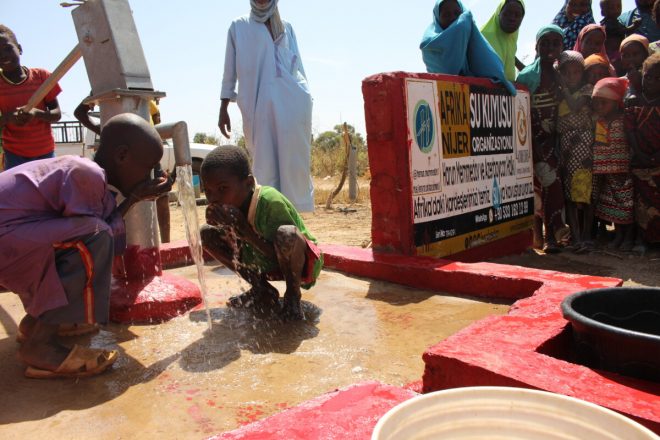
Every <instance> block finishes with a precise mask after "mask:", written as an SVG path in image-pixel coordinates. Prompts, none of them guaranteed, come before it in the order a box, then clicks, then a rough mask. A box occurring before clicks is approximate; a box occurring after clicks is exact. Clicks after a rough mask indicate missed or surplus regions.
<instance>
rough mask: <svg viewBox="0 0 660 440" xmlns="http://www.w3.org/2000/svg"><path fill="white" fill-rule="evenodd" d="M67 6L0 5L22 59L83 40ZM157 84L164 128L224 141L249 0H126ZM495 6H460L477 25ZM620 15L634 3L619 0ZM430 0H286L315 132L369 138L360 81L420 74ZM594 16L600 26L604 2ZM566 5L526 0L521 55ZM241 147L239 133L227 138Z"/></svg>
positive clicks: (48, 63) (82, 74) (236, 121)
mask: <svg viewBox="0 0 660 440" xmlns="http://www.w3.org/2000/svg"><path fill="white" fill-rule="evenodd" d="M60 1H61V0H0V23H2V24H4V25H6V26H8V27H10V28H11V29H13V30H14V32H15V33H16V36H17V38H18V41H19V43H20V44H21V45H22V47H23V55H22V57H21V63H22V64H23V65H25V66H28V67H43V68H46V69H48V70H50V71H52V70H54V69H55V68H56V67H57V66H58V65H59V63H60V62H61V61H62V60H63V59H64V57H65V56H66V55H67V54H68V53H69V52H70V51H71V49H73V48H74V47H75V45H76V44H77V42H78V41H77V37H76V32H75V28H74V25H73V20H72V18H71V9H70V8H63V7H61V6H60V5H59V3H60ZM129 3H130V5H131V9H132V10H133V18H134V20H135V24H136V26H137V30H138V33H139V36H140V40H141V43H142V48H143V50H144V53H145V57H146V60H147V64H148V66H149V71H150V73H151V78H152V83H153V85H154V88H155V89H156V90H158V91H163V92H165V93H166V94H167V96H166V97H165V98H163V99H162V100H161V105H160V109H161V117H162V120H163V122H177V121H186V123H187V124H188V131H189V133H190V136H191V137H192V136H193V135H194V134H195V133H205V134H208V135H213V136H217V137H221V135H220V131H219V129H218V127H217V121H218V110H219V108H220V83H221V80H222V70H223V65H224V53H225V46H226V39H227V29H228V28H229V25H230V23H231V21H232V20H233V19H234V18H236V17H238V16H241V15H245V14H247V13H248V12H249V1H248V0H188V1H185V2H184V1H173V0H129ZM498 3H499V1H498V0H463V4H464V5H465V6H466V7H468V8H469V9H470V10H471V11H472V13H473V15H474V18H475V21H476V22H477V25H478V26H479V27H481V26H482V25H483V24H485V23H486V21H488V19H489V18H490V16H491V15H492V14H493V12H494V11H495V8H496V6H497V4H498ZM622 3H623V11H627V10H630V9H632V8H633V7H634V0H623V2H622ZM434 4H435V1H434V0H423V1H422V0H405V1H404V0H378V1H376V0H334V1H314V0H280V2H279V10H280V15H281V17H282V18H283V19H284V20H286V21H288V22H290V23H291V24H292V25H293V28H294V30H295V32H296V37H297V39H298V46H299V48H300V52H301V56H302V60H303V64H304V67H305V71H306V73H307V79H308V82H309V87H310V90H311V93H312V96H313V99H314V111H313V116H312V131H313V133H315V134H319V133H321V132H323V131H326V130H332V129H333V127H334V126H335V125H337V124H341V123H343V122H347V123H348V124H350V125H353V126H355V127H356V129H357V131H358V132H359V133H362V134H363V135H365V134H366V133H365V128H364V126H365V123H364V102H363V100H362V91H361V84H362V80H363V79H364V78H366V77H368V76H371V75H375V74H378V73H383V72H391V71H407V72H424V71H425V67H424V63H423V62H422V58H421V52H420V50H419V42H420V40H421V36H422V34H423V33H424V30H425V29H426V27H427V26H428V24H430V23H431V21H432V10H433V5H434ZM593 4H594V8H593V10H594V17H595V18H596V21H600V19H601V16H600V8H599V5H598V1H594V2H593ZM562 5H563V0H527V1H526V15H525V18H524V20H523V23H522V26H521V29H520V36H519V39H518V58H519V59H521V60H522V61H523V62H525V63H526V64H527V63H529V62H530V61H531V60H533V57H534V36H535V34H536V31H537V30H538V29H539V28H540V27H541V26H543V25H545V24H547V23H550V22H551V21H552V19H553V18H554V16H555V14H556V13H557V12H558V11H559V9H560V8H561V7H562ZM60 86H61V87H62V90H63V91H62V93H61V94H60V96H59V102H60V107H61V109H62V112H63V116H62V120H73V119H74V117H73V110H74V109H75V108H76V106H77V105H78V103H79V102H80V100H81V99H83V98H84V97H86V96H87V95H88V94H89V91H90V86H89V81H88V79H87V73H86V70H85V68H84V64H83V61H82V60H80V61H78V63H77V64H76V65H75V66H74V67H73V68H72V69H71V70H70V71H69V72H68V73H67V75H66V76H65V77H64V78H63V79H62V80H61V81H60ZM230 116H231V119H232V127H233V129H234V130H233V131H234V133H233V135H234V136H238V135H240V134H241V124H240V119H241V118H240V112H239V111H238V108H237V106H236V105H235V104H231V105H230ZM230 141H234V142H235V141H236V137H233V138H232V139H230Z"/></svg>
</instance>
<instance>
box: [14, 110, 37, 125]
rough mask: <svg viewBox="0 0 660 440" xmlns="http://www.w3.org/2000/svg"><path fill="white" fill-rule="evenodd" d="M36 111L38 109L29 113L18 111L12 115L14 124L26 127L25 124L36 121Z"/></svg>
mask: <svg viewBox="0 0 660 440" xmlns="http://www.w3.org/2000/svg"><path fill="white" fill-rule="evenodd" d="M35 110H36V109H32V110H30V111H29V112H24V111H23V110H21V109H17V110H16V111H15V112H14V113H13V115H12V119H13V122H14V124H16V125H25V124H27V123H29V122H30V121H31V120H33V119H34V116H35Z"/></svg>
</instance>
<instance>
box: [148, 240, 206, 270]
mask: <svg viewBox="0 0 660 440" xmlns="http://www.w3.org/2000/svg"><path fill="white" fill-rule="evenodd" d="M159 250H160V261H161V264H162V265H163V269H171V268H174V267H180V266H189V265H191V264H195V262H194V261H193V259H192V254H191V253H190V246H188V242H187V241H186V240H176V241H172V242H170V243H162V244H161V245H160V248H159ZM204 260H205V261H211V260H213V257H212V256H211V255H210V254H209V253H208V252H204Z"/></svg>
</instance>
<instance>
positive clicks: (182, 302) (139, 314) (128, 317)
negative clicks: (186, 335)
mask: <svg viewBox="0 0 660 440" xmlns="http://www.w3.org/2000/svg"><path fill="white" fill-rule="evenodd" d="M201 303H202V296H201V293H200V290H199V287H198V286H197V285H196V284H195V283H193V282H191V281H188V280H187V279H185V278H180V277H175V276H172V275H168V274H162V275H160V276H153V277H148V278H145V279H144V280H126V279H121V278H116V277H115V278H113V279H112V288H111V294H110V320H111V321H113V322H120V323H128V322H133V323H141V322H160V321H167V320H168V319H172V318H174V317H176V316H179V315H181V314H183V313H185V312H187V311H188V310H192V309H193V308H195V307H196V306H198V305H199V304H201Z"/></svg>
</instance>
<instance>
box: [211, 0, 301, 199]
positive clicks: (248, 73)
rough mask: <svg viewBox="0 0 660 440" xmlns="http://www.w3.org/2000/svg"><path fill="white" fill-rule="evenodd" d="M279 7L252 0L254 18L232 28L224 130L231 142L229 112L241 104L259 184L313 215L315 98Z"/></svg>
mask: <svg viewBox="0 0 660 440" xmlns="http://www.w3.org/2000/svg"><path fill="white" fill-rule="evenodd" d="M277 2H278V0H251V1H250V4H251V6H252V10H251V13H250V14H249V15H246V16H242V17H239V18H237V19H235V20H234V21H233V22H232V24H231V26H230V27H229V32H228V35H227V50H226V53H225V69H224V75H223V78H222V91H221V94H220V99H221V106H220V116H219V119H218V126H219V128H220V132H221V133H222V134H223V135H224V136H225V137H227V138H229V134H228V132H230V131H231V121H230V119H229V113H228V112H227V108H228V106H229V102H230V101H235V102H236V103H237V104H238V107H239V109H240V111H241V115H242V117H243V131H244V134H245V143H246V145H247V148H248V151H249V152H250V154H251V156H252V172H253V174H254V176H255V177H256V179H257V181H258V182H259V184H261V185H268V186H272V187H275V188H277V189H278V190H279V191H280V192H281V193H283V194H284V195H285V196H286V197H287V198H288V199H289V200H290V201H291V202H292V203H293V205H294V206H295V207H296V209H297V210H298V211H300V212H310V211H313V210H314V189H313V187H312V179H311V176H310V154H311V144H310V143H311V137H312V97H311V95H310V93H309V89H308V87H307V79H306V76H305V71H304V69H303V65H302V60H301V59H300V53H299V51H298V43H297V42H296V36H295V34H294V32H293V28H292V27H291V25H290V24H289V23H286V22H283V21H282V20H281V19H280V16H279V12H278V10H277ZM237 82H238V93H237V91H236V83H237Z"/></svg>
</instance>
